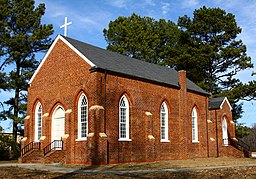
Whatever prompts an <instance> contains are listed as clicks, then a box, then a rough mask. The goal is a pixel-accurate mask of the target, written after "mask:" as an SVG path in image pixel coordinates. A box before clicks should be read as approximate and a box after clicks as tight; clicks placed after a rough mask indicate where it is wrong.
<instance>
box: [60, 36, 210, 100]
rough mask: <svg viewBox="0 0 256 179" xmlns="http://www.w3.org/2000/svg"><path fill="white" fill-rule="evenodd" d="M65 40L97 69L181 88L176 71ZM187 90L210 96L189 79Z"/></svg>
mask: <svg viewBox="0 0 256 179" xmlns="http://www.w3.org/2000/svg"><path fill="white" fill-rule="evenodd" d="M63 38H65V39H66V40H67V41H68V42H69V43H70V44H71V45H72V46H74V47H75V48H76V49H77V50H78V51H79V52H81V53H82V54H83V55H84V56H85V57H86V58H88V59H89V60H90V61H91V62H92V63H93V64H95V65H96V67H94V68H95V69H103V70H107V71H111V72H115V73H119V74H123V75H128V76H133V77H137V78H140V79H144V80H149V81H153V82H157V83H161V84H167V85H171V86H174V87H179V80H178V72H177V71H176V70H174V69H171V68H168V67H165V66H160V65H156V64H152V63H147V62H144V61H141V60H137V59H134V58H130V57H127V56H124V55H121V54H119V53H117V52H112V51H109V50H105V49H102V48H99V47H95V46H92V45H90V44H87V43H84V42H81V41H78V40H75V39H72V38H69V37H63ZM187 89H188V90H190V91H194V92H197V93H200V94H204V95H209V93H207V92H206V91H204V90H203V89H202V88H200V87H199V86H197V85H196V84H195V83H193V82H192V81H190V80H189V79H187Z"/></svg>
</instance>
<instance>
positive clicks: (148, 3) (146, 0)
mask: <svg viewBox="0 0 256 179" xmlns="http://www.w3.org/2000/svg"><path fill="white" fill-rule="evenodd" d="M145 4H147V5H150V6H155V5H156V3H155V2H154V0H145Z"/></svg>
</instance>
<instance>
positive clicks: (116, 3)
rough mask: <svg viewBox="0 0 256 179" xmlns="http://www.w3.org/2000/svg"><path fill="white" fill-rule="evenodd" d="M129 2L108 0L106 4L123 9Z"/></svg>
mask: <svg viewBox="0 0 256 179" xmlns="http://www.w3.org/2000/svg"><path fill="white" fill-rule="evenodd" d="M128 2H129V0H108V4H109V5H111V6H114V7H117V8H124V7H126V6H127V3H128Z"/></svg>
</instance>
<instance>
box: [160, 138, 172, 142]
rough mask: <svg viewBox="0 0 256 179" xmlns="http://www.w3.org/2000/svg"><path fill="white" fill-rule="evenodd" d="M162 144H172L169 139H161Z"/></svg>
mask: <svg viewBox="0 0 256 179" xmlns="http://www.w3.org/2000/svg"><path fill="white" fill-rule="evenodd" d="M160 142H170V140H168V139H161V140H160Z"/></svg>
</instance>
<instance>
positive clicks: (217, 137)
mask: <svg viewBox="0 0 256 179" xmlns="http://www.w3.org/2000/svg"><path fill="white" fill-rule="evenodd" d="M215 119H216V144H217V145H216V150H217V157H219V136H218V117H217V110H215Z"/></svg>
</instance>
